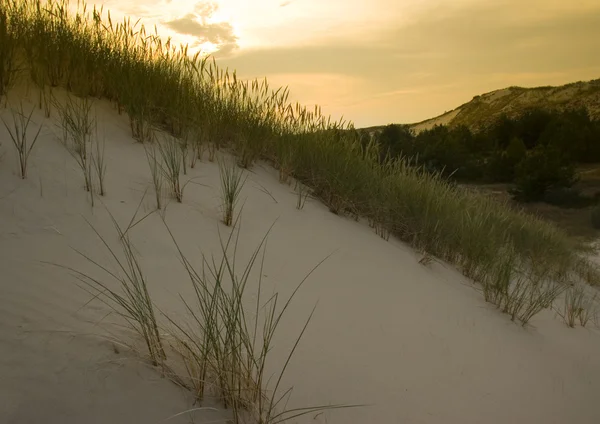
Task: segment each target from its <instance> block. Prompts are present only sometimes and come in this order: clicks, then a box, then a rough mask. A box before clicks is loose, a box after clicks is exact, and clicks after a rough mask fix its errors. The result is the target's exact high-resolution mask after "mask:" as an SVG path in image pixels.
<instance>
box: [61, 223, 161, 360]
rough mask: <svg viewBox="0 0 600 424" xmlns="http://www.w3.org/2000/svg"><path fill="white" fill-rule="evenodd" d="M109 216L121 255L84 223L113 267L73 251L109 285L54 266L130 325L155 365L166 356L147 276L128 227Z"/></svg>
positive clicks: (88, 275) (89, 276) (101, 280)
mask: <svg viewBox="0 0 600 424" xmlns="http://www.w3.org/2000/svg"><path fill="white" fill-rule="evenodd" d="M110 216H111V219H112V221H113V224H114V227H115V229H116V231H117V233H118V236H119V241H120V243H121V247H122V251H123V255H122V256H123V258H119V255H118V254H117V252H116V251H115V249H114V248H113V247H111V245H110V243H109V242H108V241H107V239H105V238H104V237H103V236H102V235H101V234H100V233H99V232H98V231H97V230H96V229H95V228H94V227H93V226H92V225H91V224H90V223H89V222H88V224H89V225H90V227H91V228H92V230H93V231H94V233H95V234H96V236H97V237H98V238H99V239H100V240H101V242H102V244H103V245H104V246H105V247H106V249H107V251H108V252H109V253H110V256H111V257H112V258H113V260H114V262H115V264H116V265H117V270H111V269H110V268H109V267H107V266H105V265H102V264H101V263H99V262H97V261H96V260H95V259H94V258H92V257H90V256H88V255H86V254H85V253H83V252H80V251H77V253H79V254H80V255H81V256H82V257H84V258H85V259H86V260H87V261H88V262H90V263H91V264H93V265H94V266H95V267H96V268H98V269H99V270H101V271H102V272H103V273H104V274H105V275H106V276H108V279H109V280H112V281H113V284H111V283H108V282H105V280H103V279H100V278H97V277H94V276H92V275H90V274H89V273H85V272H82V271H79V270H76V269H74V268H71V267H67V266H64V265H61V264H55V265H58V266H61V267H63V268H66V269H68V270H69V271H71V272H72V273H73V274H74V275H75V277H76V278H77V279H78V281H80V282H81V283H82V284H83V288H84V289H85V290H86V291H88V292H89V293H90V294H91V295H92V296H93V298H94V299H99V300H100V301H102V302H104V303H105V304H106V305H108V306H109V307H110V309H111V310H112V311H113V312H115V313H116V314H118V315H119V316H121V317H122V318H123V319H124V320H125V321H126V322H127V323H128V325H129V326H130V328H132V329H133V330H134V331H135V332H136V333H138V334H139V335H140V336H141V337H142V339H143V340H144V342H145V344H146V347H147V350H148V355H149V358H150V360H151V362H152V364H153V365H159V364H160V363H162V361H164V360H165V359H166V354H165V350H164V347H163V342H162V338H161V335H160V332H159V328H158V323H157V319H156V314H155V310H154V305H153V303H152V299H151V298H150V293H149V292H148V287H147V279H146V277H145V275H144V272H143V269H142V267H141V265H140V262H139V259H138V256H137V254H136V252H135V250H134V247H133V244H132V243H131V240H130V238H129V236H128V234H127V231H128V230H129V228H127V229H126V230H123V229H122V228H121V227H120V226H119V224H118V223H117V221H116V220H115V218H114V217H113V216H112V215H110ZM130 225H131V224H130ZM115 286H116V287H115Z"/></svg>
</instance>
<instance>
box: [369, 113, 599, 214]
mask: <svg viewBox="0 0 600 424" xmlns="http://www.w3.org/2000/svg"><path fill="white" fill-rule="evenodd" d="M360 136H361V138H362V140H363V142H364V143H368V142H369V141H371V136H370V135H369V133H368V132H366V131H364V130H363V132H362V134H361V135H360ZM373 136H374V137H375V138H376V141H377V142H378V143H379V145H380V148H381V149H380V150H381V152H382V153H381V154H382V160H384V159H385V156H388V155H389V156H391V157H398V156H403V157H407V158H411V160H412V161H413V163H414V164H415V165H419V166H421V167H423V168H424V169H425V170H427V171H430V172H438V173H441V174H442V175H444V176H446V177H448V178H450V179H453V180H455V181H462V182H480V183H510V184H512V186H513V188H512V190H511V192H512V194H513V195H514V197H515V198H516V199H517V200H521V201H547V202H549V203H554V204H559V205H564V206H584V205H586V204H589V203H592V201H593V200H594V199H589V198H585V197H584V196H582V195H581V194H579V193H577V192H576V191H575V190H573V189H571V187H572V186H573V184H574V183H575V182H576V173H575V167H576V165H577V164H582V163H594V162H600V122H598V121H593V120H592V119H591V118H590V116H589V114H588V112H587V110H585V109H580V110H571V111H548V110H543V109H529V110H527V111H526V112H525V113H523V114H522V115H521V116H519V117H516V118H509V117H508V116H506V115H504V116H502V117H500V118H499V119H498V120H497V121H496V122H495V123H493V124H492V125H490V126H489V127H488V128H486V129H484V130H481V131H479V132H473V131H471V130H470V129H469V128H468V127H466V126H457V127H447V126H442V125H438V126H435V127H433V128H431V129H429V130H424V131H421V132H419V133H418V134H415V133H414V132H413V131H412V130H411V129H410V127H409V126H407V125H397V124H391V125H387V126H385V127H384V128H383V130H382V131H381V132H379V133H376V134H374V135H373Z"/></svg>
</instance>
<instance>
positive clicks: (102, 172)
mask: <svg viewBox="0 0 600 424" xmlns="http://www.w3.org/2000/svg"><path fill="white" fill-rule="evenodd" d="M92 144H93V149H94V150H93V152H92V157H91V159H92V165H93V167H94V170H95V171H96V177H98V189H99V192H100V196H104V195H105V194H106V188H105V186H104V177H105V176H106V162H105V159H104V153H105V149H106V140H105V139H103V140H102V143H100V139H99V138H98V135H97V134H96V137H95V138H94V139H93V140H92Z"/></svg>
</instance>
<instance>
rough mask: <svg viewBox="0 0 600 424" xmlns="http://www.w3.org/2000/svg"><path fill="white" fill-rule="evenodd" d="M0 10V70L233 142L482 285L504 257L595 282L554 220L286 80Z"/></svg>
mask: <svg viewBox="0 0 600 424" xmlns="http://www.w3.org/2000/svg"><path fill="white" fill-rule="evenodd" d="M0 10H4V11H5V13H4V15H2V16H3V17H2V18H0V25H1V27H0V34H2V37H4V38H3V39H5V40H7V41H6V43H8V44H6V45H4V46H3V47H2V48H3V49H6V51H10V52H13V53H12V54H11V55H10V57H11V59H10V60H8V59H3V60H4V65H3V66H4V68H3V69H6V68H7V66H6V63H8V64H9V65H8V68H9V69H25V71H24V72H25V78H27V79H28V80H33V81H34V82H35V83H36V84H38V85H39V86H41V87H46V86H50V87H55V86H61V87H66V88H67V89H69V90H71V91H73V92H74V93H76V94H78V95H81V96H97V97H102V98H106V99H108V100H110V101H111V102H113V104H114V105H115V108H116V109H117V110H118V111H119V112H123V111H125V112H126V113H127V115H128V117H129V119H130V122H131V129H132V135H133V136H134V137H137V138H138V139H140V140H141V141H146V139H147V138H148V136H147V134H148V132H149V128H151V127H153V126H155V127H157V128H159V129H161V130H164V131H167V132H169V133H171V134H172V135H173V136H174V137H178V138H182V137H184V138H185V135H186V134H188V133H189V131H190V130H191V131H192V132H193V133H194V134H196V135H195V136H194V137H195V138H196V140H197V141H198V142H199V143H200V144H201V145H207V146H208V150H209V160H214V158H215V153H216V150H218V149H223V148H228V149H231V150H233V151H234V152H236V153H237V156H238V162H239V164H240V165H241V166H242V167H246V168H249V167H251V166H253V164H254V163H256V161H257V160H259V159H264V160H267V161H269V162H270V163H272V164H273V165H274V166H276V167H277V168H278V169H279V171H280V179H281V180H282V181H286V180H287V179H288V177H290V176H292V177H294V178H295V179H296V180H298V181H300V182H301V183H302V184H305V185H306V186H308V187H310V189H311V193H312V195H313V196H314V197H316V198H318V199H320V200H321V201H322V202H323V203H325V204H326V205H327V206H328V208H329V209H330V210H331V212H333V213H336V214H340V215H341V214H349V215H351V216H354V217H355V218H356V217H359V216H362V217H365V218H367V219H368V220H369V221H370V223H371V225H372V226H373V227H374V228H375V229H376V231H377V232H378V234H380V235H381V236H382V237H384V238H388V237H389V235H390V234H392V235H395V236H396V237H399V238H400V239H402V240H404V241H406V242H407V243H410V244H411V245H412V246H414V247H415V248H417V249H419V250H420V251H424V252H427V253H428V254H430V255H433V256H436V257H438V258H440V259H443V260H445V261H447V262H449V263H451V264H454V265H455V266H456V267H458V268H459V269H460V270H462V271H463V272H464V274H466V275H467V276H469V277H471V278H473V279H474V280H476V281H479V282H480V283H483V284H487V283H486V281H496V280H499V279H500V278H501V273H502V272H504V270H503V268H504V265H503V266H496V264H498V263H501V264H505V263H506V264H510V266H514V267H515V269H516V270H519V275H525V277H523V278H525V284H526V285H529V286H531V287H535V285H536V284H537V281H542V280H543V281H546V280H547V279H555V280H557V281H564V279H565V278H566V277H565V276H568V278H582V279H584V280H586V281H587V282H589V283H592V284H596V283H597V281H598V275H599V274H598V271H597V270H596V269H595V268H594V267H592V266H591V265H589V263H587V261H586V260H585V259H584V258H582V256H581V255H580V252H579V250H580V249H581V248H582V246H579V245H576V244H575V243H574V242H572V241H571V240H570V239H569V238H568V237H567V236H566V235H565V234H564V233H563V232H562V231H560V230H558V229H557V228H556V227H554V226H553V225H551V224H549V223H547V222H545V221H542V220H540V219H537V218H535V217H533V216H530V215H526V214H524V213H521V212H518V211H514V210H511V209H510V208H509V207H508V206H507V205H504V204H501V203H498V202H497V201H495V200H492V199H489V198H486V197H483V196H480V195H477V194H474V193H469V192H467V191H465V190H463V189H461V188H458V187H456V186H454V185H451V184H449V183H448V182H447V181H446V180H444V179H443V178H442V177H441V176H440V175H436V174H430V173H426V172H424V171H423V170H422V169H420V168H418V167H415V166H412V165H411V164H410V163H409V161H408V160H405V159H396V160H385V161H384V163H383V164H381V163H380V159H379V158H380V152H379V147H378V146H377V145H375V144H373V143H370V144H368V145H364V144H362V143H361V141H360V139H359V137H358V134H357V132H356V131H354V130H353V127H352V124H351V123H348V122H345V121H342V120H340V121H332V120H331V119H330V118H328V117H326V116H324V115H323V114H322V113H321V110H320V109H319V108H318V107H315V108H314V109H307V108H305V107H303V106H301V105H299V104H291V103H290V102H288V90H287V89H271V88H270V87H269V86H268V84H267V82H266V81H242V80H240V79H238V78H237V76H236V73H235V72H232V71H229V70H227V69H220V68H219V67H218V66H217V64H216V62H215V61H214V60H211V59H208V58H205V57H202V56H200V55H199V54H196V55H193V56H191V55H188V51H187V48H186V47H175V46H173V45H172V44H171V42H170V41H167V42H164V41H163V40H161V38H160V37H158V36H157V35H154V34H147V33H146V30H145V29H144V27H143V26H140V25H137V24H136V23H132V22H131V21H130V20H128V19H125V20H124V21H123V22H119V23H117V22H114V21H113V20H112V19H111V17H110V14H104V13H103V12H102V11H101V10H98V9H93V10H90V11H86V9H85V6H80V7H79V9H78V11H76V12H69V8H68V7H67V5H66V3H65V2H57V1H48V2H43V3H41V2H39V1H38V0H21V1H8V0H0ZM17 62H19V63H21V65H17ZM197 155H198V152H197V151H196V157H197ZM506 255H509V256H510V258H509V259H510V260H508V259H507V258H506ZM506 266H509V265H506ZM583 269H585V271H581V270H583ZM515 275H516V274H515ZM517 283H518V281H512V282H511V283H510V284H517ZM543 303H544V304H546V303H547V302H546V301H544V302H543ZM501 308H502V309H504V307H503V306H501Z"/></svg>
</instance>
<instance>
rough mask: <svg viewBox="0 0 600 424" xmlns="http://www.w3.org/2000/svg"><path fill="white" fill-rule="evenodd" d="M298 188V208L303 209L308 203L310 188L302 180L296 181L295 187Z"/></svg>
mask: <svg viewBox="0 0 600 424" xmlns="http://www.w3.org/2000/svg"><path fill="white" fill-rule="evenodd" d="M294 189H295V190H296V195H297V197H296V209H299V210H302V209H304V204H305V203H306V199H307V198H308V196H310V189H309V188H308V187H307V186H305V185H304V184H302V183H301V182H300V181H296V186H295V187H294Z"/></svg>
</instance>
